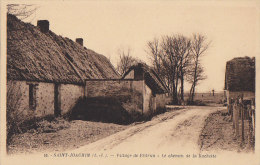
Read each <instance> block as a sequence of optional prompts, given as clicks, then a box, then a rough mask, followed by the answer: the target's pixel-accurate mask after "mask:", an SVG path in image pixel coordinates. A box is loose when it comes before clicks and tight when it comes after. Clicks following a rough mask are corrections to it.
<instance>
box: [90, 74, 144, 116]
mask: <svg viewBox="0 0 260 165" xmlns="http://www.w3.org/2000/svg"><path fill="white" fill-rule="evenodd" d="M143 84H144V81H142V80H126V79H124V80H87V81H86V93H87V106H88V107H89V108H92V109H91V110H90V109H88V111H99V114H100V115H104V117H103V118H111V119H110V121H113V120H122V119H121V118H120V115H118V114H119V113H120V114H128V115H129V116H130V117H131V119H132V120H138V119H139V118H141V117H142V113H143V94H142V92H143ZM111 103H112V104H111ZM90 104H92V105H90ZM108 105H109V106H108ZM104 107H107V109H114V110H113V111H110V110H105V108H104ZM94 109H95V110H94ZM100 109H103V110H104V111H103V114H102V112H100V111H101V110H100ZM108 111H109V112H108ZM93 115H94V113H93ZM124 116H127V115H122V117H124ZM126 120H130V119H126Z"/></svg>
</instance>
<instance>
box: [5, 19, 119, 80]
mask: <svg viewBox="0 0 260 165" xmlns="http://www.w3.org/2000/svg"><path fill="white" fill-rule="evenodd" d="M7 78H8V79H12V80H26V81H43V82H57V83H83V82H84V81H83V80H84V79H90V78H94V79H99V78H102V79H104V78H106V79H108V78H118V74H117V72H116V71H115V69H114V67H113V66H112V64H111V63H110V62H109V60H108V59H107V58H106V57H105V56H103V55H100V54H97V53H96V52H94V51H92V50H90V49H86V48H85V47H83V46H81V45H80V44H78V43H76V42H74V41H72V40H70V39H68V38H64V37H62V36H58V35H56V34H55V33H53V32H52V31H48V32H47V33H42V32H41V31H40V29H39V27H36V26H33V25H31V24H29V23H24V22H22V21H20V20H19V19H17V18H16V17H15V16H13V15H8V16H7Z"/></svg>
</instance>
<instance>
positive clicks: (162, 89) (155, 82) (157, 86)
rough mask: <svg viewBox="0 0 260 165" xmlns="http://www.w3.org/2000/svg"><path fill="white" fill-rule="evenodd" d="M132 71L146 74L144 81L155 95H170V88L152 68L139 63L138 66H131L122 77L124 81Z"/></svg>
mask: <svg viewBox="0 0 260 165" xmlns="http://www.w3.org/2000/svg"><path fill="white" fill-rule="evenodd" d="M132 70H135V71H138V72H140V71H141V72H143V74H144V77H143V78H144V80H145V83H146V84H147V86H149V87H150V88H151V90H152V91H153V92H155V93H159V94H160V93H168V91H169V90H168V88H167V87H166V85H165V84H164V83H163V81H162V80H161V79H160V77H159V76H158V74H157V73H156V72H155V71H154V70H153V69H152V68H150V67H149V66H148V65H146V64H144V63H138V64H136V65H133V66H131V67H130V68H129V69H128V71H127V72H126V73H125V74H124V75H123V76H122V79H124V78H125V77H126V75H128V73H130V72H131V71H132Z"/></svg>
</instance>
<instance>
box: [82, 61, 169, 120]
mask: <svg viewBox="0 0 260 165" xmlns="http://www.w3.org/2000/svg"><path fill="white" fill-rule="evenodd" d="M86 91H87V92H86V93H87V99H88V101H87V102H88V103H89V104H91V103H93V104H92V107H95V110H93V111H97V109H102V110H103V114H106V116H107V117H110V118H111V119H110V121H112V122H114V121H122V122H127V121H129V120H131V121H136V120H139V119H140V120H141V119H145V118H149V117H151V116H153V115H155V114H157V113H159V112H162V111H163V110H164V109H165V105H166V103H167V98H166V97H167V94H168V88H167V87H166V86H165V84H164V83H163V82H162V80H161V79H160V78H159V76H158V75H157V74H156V73H155V72H154V71H153V69H151V68H150V67H149V66H147V65H145V64H142V63H139V64H136V65H134V66H132V67H130V68H129V70H128V71H127V72H126V73H125V74H124V75H123V76H122V78H121V79H88V80H86ZM97 100H100V101H97ZM108 105H109V106H108ZM104 106H105V107H104ZM106 107H111V108H112V107H113V108H114V109H115V110H114V112H112V113H110V112H107V109H108V108H106ZM102 110H100V111H102ZM116 112H118V113H120V114H122V115H118V114H117V113H116ZM89 114H90V113H89ZM124 114H127V115H124ZM85 116H89V115H85ZM101 116H102V113H100V115H99V117H101ZM117 116H118V117H117ZM113 117H114V118H113Z"/></svg>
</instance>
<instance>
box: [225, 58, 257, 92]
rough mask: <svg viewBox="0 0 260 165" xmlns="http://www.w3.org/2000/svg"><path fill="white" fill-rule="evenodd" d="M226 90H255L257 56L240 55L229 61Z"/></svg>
mask: <svg viewBox="0 0 260 165" xmlns="http://www.w3.org/2000/svg"><path fill="white" fill-rule="evenodd" d="M225 90H229V91H251V92H254V91H255V58H250V57H238V58H234V59H232V60H230V61H228V62H227V64H226V76H225Z"/></svg>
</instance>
